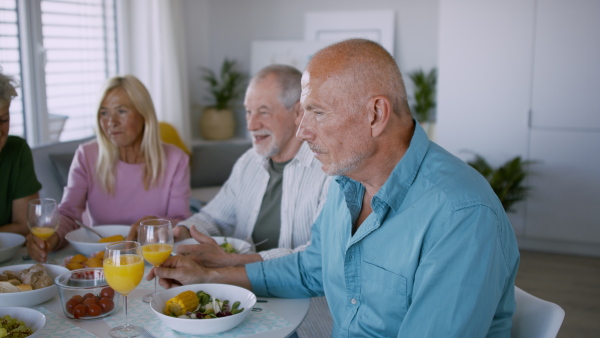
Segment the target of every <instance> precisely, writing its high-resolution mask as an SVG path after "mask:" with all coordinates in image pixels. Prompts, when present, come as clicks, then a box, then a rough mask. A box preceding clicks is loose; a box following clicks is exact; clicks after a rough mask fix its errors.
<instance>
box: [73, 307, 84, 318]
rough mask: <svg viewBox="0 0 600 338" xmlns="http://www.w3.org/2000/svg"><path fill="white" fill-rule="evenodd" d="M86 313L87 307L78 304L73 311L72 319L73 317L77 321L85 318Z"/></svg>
mask: <svg viewBox="0 0 600 338" xmlns="http://www.w3.org/2000/svg"><path fill="white" fill-rule="evenodd" d="M86 313H87V306H85V305H83V304H78V305H77V306H75V308H74V309H73V317H75V319H79V318H81V317H83V316H85V314H86Z"/></svg>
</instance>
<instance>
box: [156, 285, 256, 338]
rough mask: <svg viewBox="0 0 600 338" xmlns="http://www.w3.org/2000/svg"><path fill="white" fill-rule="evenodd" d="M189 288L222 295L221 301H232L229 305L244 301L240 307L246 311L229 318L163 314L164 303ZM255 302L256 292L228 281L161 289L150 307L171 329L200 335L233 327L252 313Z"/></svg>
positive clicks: (213, 295)
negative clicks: (186, 316) (202, 317)
mask: <svg viewBox="0 0 600 338" xmlns="http://www.w3.org/2000/svg"><path fill="white" fill-rule="evenodd" d="M187 290H191V291H194V292H198V291H204V292H206V293H208V294H209V295H210V296H211V297H212V298H213V299H214V298H219V299H220V300H229V303H230V304H233V303H235V302H236V301H239V302H240V303H241V305H240V308H243V309H244V311H242V312H240V313H237V314H235V315H231V316H227V317H219V318H211V319H183V318H175V317H170V316H167V315H165V314H163V311H164V309H165V303H166V302H167V301H168V300H169V299H171V298H173V297H175V296H177V295H178V294H180V293H182V292H183V291H187ZM255 304H256V296H255V295H254V293H252V292H251V291H249V290H246V289H244V288H241V287H239V286H235V285H229V284H192V285H184V286H178V287H175V288H172V289H169V290H164V291H160V292H159V293H157V294H156V295H154V297H152V302H150V307H151V308H152V311H154V314H156V316H157V317H158V318H160V320H162V322H163V323H164V324H165V325H166V326H167V327H169V328H171V329H172V330H175V331H178V332H181V333H185V334H191V335H199V334H213V333H219V332H223V331H227V330H231V329H233V328H234V327H236V326H238V325H239V324H240V323H241V322H242V321H243V320H244V319H245V318H246V317H247V316H248V315H249V314H250V311H252V307H254V305H255Z"/></svg>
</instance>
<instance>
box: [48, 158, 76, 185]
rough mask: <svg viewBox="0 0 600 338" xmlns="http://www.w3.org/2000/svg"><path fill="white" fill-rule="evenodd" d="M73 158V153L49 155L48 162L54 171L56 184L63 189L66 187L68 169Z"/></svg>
mask: <svg viewBox="0 0 600 338" xmlns="http://www.w3.org/2000/svg"><path fill="white" fill-rule="evenodd" d="M74 156H75V154H73V153H64V154H50V162H52V165H53V166H54V170H56V175H57V179H58V182H59V183H60V185H61V186H63V187H65V186H66V185H67V180H68V178H69V169H70V168H71V162H73V157H74Z"/></svg>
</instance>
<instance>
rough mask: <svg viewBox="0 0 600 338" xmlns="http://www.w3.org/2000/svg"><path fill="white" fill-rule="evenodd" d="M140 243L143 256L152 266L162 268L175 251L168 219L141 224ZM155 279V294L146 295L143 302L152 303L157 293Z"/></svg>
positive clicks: (139, 229)
mask: <svg viewBox="0 0 600 338" xmlns="http://www.w3.org/2000/svg"><path fill="white" fill-rule="evenodd" d="M138 241H139V242H140V244H141V245H142V255H144V258H145V259H146V261H148V263H150V264H152V266H154V267H157V266H160V265H161V264H162V263H164V261H166V260H167V258H169V256H171V251H173V228H172V227H171V221H169V220H166V219H150V220H145V221H142V222H140V227H139V228H138ZM157 279H158V278H154V292H152V293H149V294H147V295H145V296H144V297H143V298H142V300H143V301H144V302H146V303H150V301H151V300H152V296H154V295H155V294H156V292H157V286H156V280H157Z"/></svg>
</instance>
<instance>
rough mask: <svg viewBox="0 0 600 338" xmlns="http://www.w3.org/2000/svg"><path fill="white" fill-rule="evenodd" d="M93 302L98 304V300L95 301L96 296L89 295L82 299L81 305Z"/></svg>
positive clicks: (92, 303)
mask: <svg viewBox="0 0 600 338" xmlns="http://www.w3.org/2000/svg"><path fill="white" fill-rule="evenodd" d="M94 304H96V305H97V304H98V302H97V301H96V297H89V298H86V299H84V300H83V305H87V306H91V305H94Z"/></svg>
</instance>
